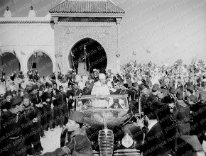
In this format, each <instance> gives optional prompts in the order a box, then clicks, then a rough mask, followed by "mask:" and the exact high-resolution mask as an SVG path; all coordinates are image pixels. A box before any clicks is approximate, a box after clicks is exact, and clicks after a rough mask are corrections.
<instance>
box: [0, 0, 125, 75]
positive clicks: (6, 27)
mask: <svg viewBox="0 0 206 156" xmlns="http://www.w3.org/2000/svg"><path fill="white" fill-rule="evenodd" d="M123 15H124V10H122V9H121V8H119V7H118V6H117V5H115V4H114V3H113V2H111V1H109V0H106V1H105V0H104V1H93V0H90V1H70V0H66V1H64V2H62V3H60V4H58V5H57V6H55V7H54V8H52V9H50V10H49V13H48V15H47V16H45V17H36V13H35V10H34V9H33V7H31V8H30V11H29V14H28V17H12V12H11V11H10V10H9V8H7V9H6V10H5V13H4V17H1V18H0V34H1V37H0V55H1V60H0V63H1V70H2V71H3V70H5V71H6V69H7V68H11V67H10V66H12V65H14V63H12V61H11V60H10V63H8V62H6V59H5V58H4V57H5V55H6V54H8V53H10V54H11V55H14V56H15V57H16V58H17V60H18V61H19V65H18V64H17V65H15V67H16V69H15V67H14V70H21V71H23V72H24V73H26V72H27V71H28V70H29V69H30V68H32V67H33V66H35V68H37V69H39V70H41V71H40V73H41V72H42V75H43V74H44V73H47V72H48V71H50V72H58V71H61V72H62V73H66V72H67V71H68V70H69V69H70V68H74V64H75V61H76V60H78V59H76V60H75V59H74V58H75V57H79V56H80V54H79V53H81V52H82V51H86V52H87V54H88V55H87V56H89V60H87V63H89V64H90V67H91V69H92V68H101V67H103V68H106V69H111V70H112V71H114V72H118V71H119V70H120V63H119V62H120V60H119V44H120V43H119V33H120V28H119V27H120V22H121V19H122V17H123ZM38 57H45V59H46V58H47V60H49V61H46V62H47V63H45V61H44V58H42V59H40V60H39V59H37V58H38ZM91 69H90V70H91ZM8 73H9V72H8Z"/></svg>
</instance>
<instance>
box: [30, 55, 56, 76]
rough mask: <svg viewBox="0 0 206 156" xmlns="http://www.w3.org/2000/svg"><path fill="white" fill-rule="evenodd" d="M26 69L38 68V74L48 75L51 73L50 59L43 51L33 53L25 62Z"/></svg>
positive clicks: (51, 64)
mask: <svg viewBox="0 0 206 156" xmlns="http://www.w3.org/2000/svg"><path fill="white" fill-rule="evenodd" d="M27 67H28V70H32V69H33V70H38V73H39V75H40V76H41V77H42V76H48V75H51V74H52V73H53V63H52V59H51V58H50V57H49V56H48V55H47V54H46V53H44V52H41V51H38V52H35V53H33V54H32V55H31V56H30V57H29V59H28V62H27Z"/></svg>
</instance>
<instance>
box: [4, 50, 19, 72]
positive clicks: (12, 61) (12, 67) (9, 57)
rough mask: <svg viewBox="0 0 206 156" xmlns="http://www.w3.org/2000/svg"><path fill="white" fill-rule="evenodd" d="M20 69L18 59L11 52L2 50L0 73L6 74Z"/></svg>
mask: <svg viewBox="0 0 206 156" xmlns="http://www.w3.org/2000/svg"><path fill="white" fill-rule="evenodd" d="M20 69H21V65H20V61H19V59H18V58H17V56H16V55H15V54H14V53H12V52H4V53H1V55H0V75H1V76H2V73H5V75H6V76H8V75H10V74H12V73H14V72H17V73H18V72H19V71H20Z"/></svg>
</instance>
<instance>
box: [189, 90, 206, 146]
mask: <svg viewBox="0 0 206 156" xmlns="http://www.w3.org/2000/svg"><path fill="white" fill-rule="evenodd" d="M190 108H191V111H192V117H193V121H192V126H191V134H192V135H197V137H198V139H199V141H200V143H201V144H202V143H203V140H204V137H205V132H206V128H205V127H206V117H205V114H206V92H201V93H200V96H199V102H197V103H196V104H194V105H191V106H190Z"/></svg>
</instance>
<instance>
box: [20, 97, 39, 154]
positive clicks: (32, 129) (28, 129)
mask: <svg viewBox="0 0 206 156" xmlns="http://www.w3.org/2000/svg"><path fill="white" fill-rule="evenodd" d="M23 106H24V116H25V123H24V125H25V127H24V129H23V131H24V136H26V137H25V144H26V147H27V154H30V155H34V154H37V155H38V154H40V153H41V151H42V150H43V148H42V146H41V142H40V127H39V125H40V124H39V121H38V118H37V115H38V114H37V110H36V109H35V107H33V106H32V105H31V102H30V99H29V95H25V96H24V99H23ZM32 146H33V148H32Z"/></svg>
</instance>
